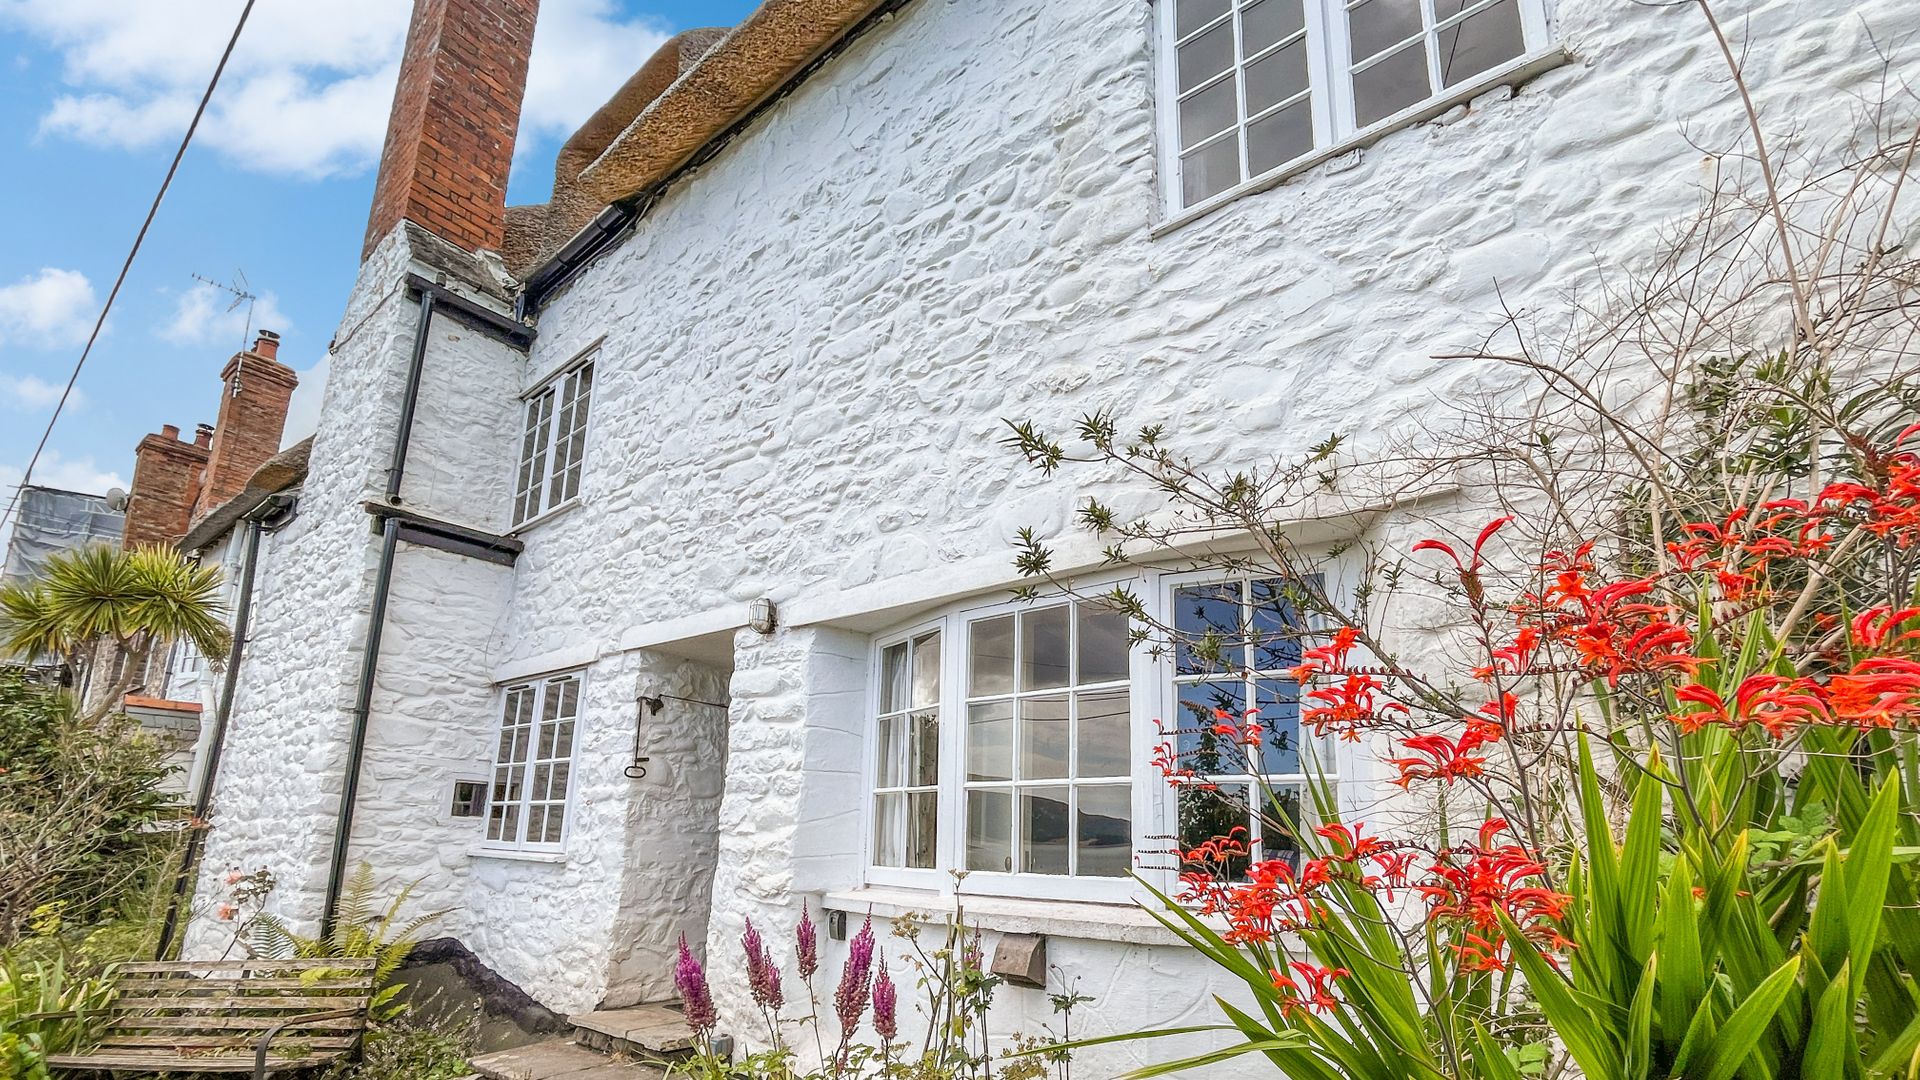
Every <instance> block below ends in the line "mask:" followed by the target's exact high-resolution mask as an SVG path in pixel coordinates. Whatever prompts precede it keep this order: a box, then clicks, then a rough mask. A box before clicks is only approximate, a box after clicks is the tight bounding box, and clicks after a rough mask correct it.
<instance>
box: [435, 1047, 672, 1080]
mask: <svg viewBox="0 0 1920 1080" xmlns="http://www.w3.org/2000/svg"><path fill="white" fill-rule="evenodd" d="M468 1064H469V1065H471V1066H472V1067H473V1068H474V1069H475V1070H476V1071H477V1072H478V1074H479V1075H480V1076H481V1077H483V1078H484V1080H664V1077H665V1076H666V1072H665V1071H664V1070H663V1069H661V1068H660V1067H659V1066H657V1065H650V1064H647V1063H645V1062H637V1061H616V1060H614V1059H613V1058H610V1057H608V1056H607V1055H605V1054H599V1053H595V1052H594V1051H592V1050H589V1049H587V1048H586V1047H584V1046H581V1045H579V1044H578V1043H575V1042H573V1041H572V1040H570V1039H552V1040H549V1041H547V1042H539V1043H533V1044H532V1045H529V1046H520V1047H515V1048H514V1049H512V1050H498V1051H495V1052H494V1053H491V1054H482V1055H480V1056H479V1057H476V1058H474V1059H473V1060H471V1061H469V1062H468Z"/></svg>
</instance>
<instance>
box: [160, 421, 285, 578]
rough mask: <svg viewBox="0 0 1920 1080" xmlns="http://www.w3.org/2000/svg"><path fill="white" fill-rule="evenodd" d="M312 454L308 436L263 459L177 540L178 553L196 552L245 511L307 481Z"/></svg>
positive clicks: (238, 518) (230, 526)
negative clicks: (232, 492) (237, 488)
mask: <svg viewBox="0 0 1920 1080" xmlns="http://www.w3.org/2000/svg"><path fill="white" fill-rule="evenodd" d="M312 453H313V436H311V435H309V436H307V437H306V438H304V439H301V440H300V441H299V442H297V443H294V444H293V445H292V446H289V447H287V448H286V449H285V450H282V451H280V452H279V453H277V454H275V455H273V456H272V457H270V458H268V459H267V460H266V463H265V464H264V465H261V466H260V467H259V468H258V469H255V470H254V472H253V475H252V476H250V477H248V478H247V486H246V487H244V488H242V489H240V494H238V495H235V496H234V497H233V498H231V499H228V500H227V501H226V502H224V503H221V504H220V505H219V506H216V507H214V508H213V509H212V510H211V511H210V512H208V514H207V516H206V517H205V518H203V519H202V520H201V522H200V524H198V525H195V526H194V527H193V528H192V529H191V530H189V531H188V533H187V535H185V536H183V537H181V538H180V550H181V551H198V550H200V549H201V548H204V547H206V546H207V545H209V544H211V543H213V542H214V541H215V540H218V539H220V538H221V537H222V536H225V535H226V534H227V532H228V531H229V530H231V529H232V528H233V526H234V523H235V522H238V521H239V520H240V518H241V517H242V516H243V515H245V514H246V512H247V511H249V510H251V509H253V508H254V507H256V506H259V505H260V504H261V503H262V502H265V501H266V500H267V497H268V496H270V495H277V494H279V493H280V492H282V491H285V490H287V489H288V488H290V487H293V486H294V485H295V484H298V483H300V482H301V481H303V480H305V479H306V478H307V459H308V457H309V456H310V455H311V454H312Z"/></svg>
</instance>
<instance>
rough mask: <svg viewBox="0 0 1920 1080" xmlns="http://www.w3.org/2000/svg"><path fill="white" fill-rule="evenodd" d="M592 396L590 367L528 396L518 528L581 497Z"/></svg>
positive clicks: (516, 501)
mask: <svg viewBox="0 0 1920 1080" xmlns="http://www.w3.org/2000/svg"><path fill="white" fill-rule="evenodd" d="M592 395H593V365H592V364H590V363H589V364H583V365H581V366H579V367H576V368H573V369H571V370H569V371H567V372H565V373H564V374H562V375H560V376H558V377H556V378H555V379H554V380H553V381H552V382H550V383H548V384H547V385H546V386H544V387H542V388H541V389H540V390H538V391H536V392H535V393H534V394H532V395H531V396H529V397H528V398H527V400H526V404H525V408H524V414H523V417H522V426H521V437H520V470H519V473H518V474H517V476H516V478H515V482H514V495H513V523H514V524H515V525H520V524H523V523H525V522H527V521H530V520H532V519H534V518H536V517H539V516H540V515H541V514H544V513H546V512H547V511H549V510H553V509H555V508H557V507H560V506H564V505H566V504H567V503H569V502H571V501H572V500H574V499H576V498H578V497H579V495H580V471H581V466H582V463H583V462H584V460H585V458H586V449H587V413H588V407H589V405H590V404H591V402H592Z"/></svg>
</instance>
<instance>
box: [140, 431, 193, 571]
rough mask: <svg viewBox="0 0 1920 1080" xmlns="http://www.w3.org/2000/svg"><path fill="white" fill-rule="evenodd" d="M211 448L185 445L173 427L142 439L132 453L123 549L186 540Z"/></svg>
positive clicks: (191, 444) (190, 444)
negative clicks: (131, 476)
mask: <svg viewBox="0 0 1920 1080" xmlns="http://www.w3.org/2000/svg"><path fill="white" fill-rule="evenodd" d="M207 449H208V448H207V447H206V446H204V445H196V444H195V443H190V442H183V441H181V439H180V429H179V428H178V427H176V426H174V425H173V424H167V425H165V426H163V427H161V429H160V432H159V434H157V435H149V436H147V437H146V438H144V439H141V440H140V445H139V446H137V447H135V448H134V451H133V490H132V492H130V493H129V499H128V502H127V517H126V524H125V526H124V531H123V532H122V533H121V540H120V543H121V546H122V547H128V548H134V547H147V546H151V545H154V544H160V545H170V544H172V543H173V542H174V541H176V540H179V539H180V538H181V537H183V536H185V535H187V521H188V518H189V516H190V515H191V514H192V512H193V503H194V498H195V497H196V496H197V495H198V494H199V492H200V474H201V473H202V472H204V471H205V470H206V465H207Z"/></svg>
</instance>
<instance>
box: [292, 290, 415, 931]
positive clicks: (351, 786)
mask: <svg viewBox="0 0 1920 1080" xmlns="http://www.w3.org/2000/svg"><path fill="white" fill-rule="evenodd" d="M433 297H434V293H433V291H432V290H430V289H423V290H421V293H420V320H419V323H418V326H417V328H416V329H415V331H414V335H413V356H412V359H411V360H410V361H409V363H408V367H407V389H406V395H405V396H404V397H402V398H401V399H400V427H399V430H398V431H396V432H395V433H394V437H393V457H392V460H391V461H390V462H389V463H388V465H387V493H386V501H387V503H388V505H390V506H398V505H399V504H400V481H401V480H402V479H403V478H404V477H405V476H406V472H407V444H408V443H409V442H410V441H412V438H413V414H414V408H415V406H416V405H417V404H418V403H419V400H420V375H421V371H422V370H423V369H424V368H425V366H426V360H427V331H428V330H429V329H431V328H432V326H433ZM399 543H400V519H398V518H392V517H390V518H388V519H387V520H386V522H385V525H384V527H383V528H382V529H381V539H380V567H379V569H378V570H377V571H376V572H375V575H374V580H373V605H372V607H371V609H370V610H369V611H368V612H367V640H366V645H365V646H364V647H363V648H362V649H361V652H360V682H359V686H358V688H357V689H356V690H355V692H354V699H353V732H352V735H351V738H350V741H349V742H348V743H347V772H346V777H345V782H344V784H343V786H342V788H341V791H340V813H339V816H338V818H337V819H336V820H335V821H334V825H333V857H332V859H331V860H330V861H329V862H328V864H327V896H326V900H325V902H324V904H323V905H322V907H321V909H320V936H321V937H331V936H332V935H333V930H334V925H333V924H334V920H335V918H336V917H337V916H338V915H339V908H340V890H341V888H342V887H343V885H344V884H345V882H346V878H347V847H348V844H349V843H350V842H351V840H352V837H353V810H354V801H355V799H356V797H357V796H358V794H359V791H360V763H361V761H362V759H364V758H365V757H366V753H367V724H368V721H369V720H370V719H371V718H372V714H373V678H374V675H375V674H376V673H377V672H378V670H379V667H380V635H381V633H382V632H383V631H384V630H385V629H386V622H387V596H388V594H389V593H390V592H391V591H392V588H393V557H394V552H395V551H396V550H397V549H398V547H399Z"/></svg>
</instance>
